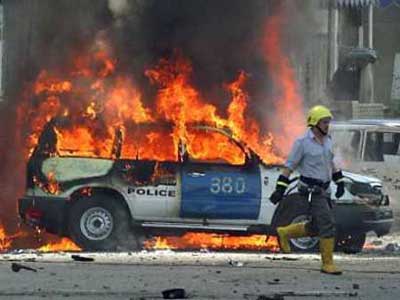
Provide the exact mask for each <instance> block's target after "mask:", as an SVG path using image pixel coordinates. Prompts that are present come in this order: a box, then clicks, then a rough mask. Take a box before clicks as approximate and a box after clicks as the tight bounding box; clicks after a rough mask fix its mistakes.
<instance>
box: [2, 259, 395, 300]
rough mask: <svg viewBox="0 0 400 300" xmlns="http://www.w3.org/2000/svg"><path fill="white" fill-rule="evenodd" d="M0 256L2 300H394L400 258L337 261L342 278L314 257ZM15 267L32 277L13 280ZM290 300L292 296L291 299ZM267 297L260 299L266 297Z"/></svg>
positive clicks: (17, 275) (16, 275) (18, 274)
mask: <svg viewBox="0 0 400 300" xmlns="http://www.w3.org/2000/svg"><path fill="white" fill-rule="evenodd" d="M78 255H80V256H84V257H89V258H93V259H94V261H93V262H79V261H74V260H73V259H72V258H71V253H57V254H37V253H31V254H30V253H22V254H3V255H0V299H29V300H32V299H43V298H47V299H66V298H68V299H74V300H75V299H162V294H161V291H163V290H165V289H169V288H184V289H185V291H186V292H187V294H188V298H190V299H260V300H261V299H268V297H272V296H273V295H274V294H275V295H283V296H282V297H281V298H279V297H277V296H275V299H317V298H321V297H317V296H322V298H335V299H347V298H349V299H367V300H368V299H371V300H372V299H374V300H375V299H396V300H397V299H399V294H400V255H393V254H392V255H387V254H385V253H383V252H377V253H373V252H369V253H367V254H361V255H337V261H338V264H339V265H340V266H341V267H342V268H343V269H344V271H345V273H344V275H342V276H328V275H323V274H321V273H320V272H319V264H320V262H319V256H318V255H312V254H311V255H294V254H292V255H282V254H251V253H206V252H197V253H193V252H180V253H176V252H171V251H155V252H138V253H102V254H101V253H79V254H78ZM12 263H18V264H22V265H25V266H29V267H32V268H34V269H35V270H37V272H33V271H29V270H24V269H22V270H20V271H19V272H13V271H12V270H11V265H12ZM290 294H292V295H291V296H288V295H290ZM263 296H265V297H263Z"/></svg>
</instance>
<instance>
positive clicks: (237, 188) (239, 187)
mask: <svg viewBox="0 0 400 300" xmlns="http://www.w3.org/2000/svg"><path fill="white" fill-rule="evenodd" d="M245 191H246V182H245V180H244V178H243V177H236V178H232V177H213V178H211V186H210V192H211V193H213V194H218V193H221V192H222V193H227V194H230V193H236V194H243V193H244V192H245Z"/></svg>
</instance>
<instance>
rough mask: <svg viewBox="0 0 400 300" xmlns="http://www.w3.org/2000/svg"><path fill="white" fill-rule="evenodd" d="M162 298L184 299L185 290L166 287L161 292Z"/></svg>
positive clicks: (185, 296)
mask: <svg viewBox="0 0 400 300" xmlns="http://www.w3.org/2000/svg"><path fill="white" fill-rule="evenodd" d="M161 293H162V295H163V298H164V299H186V298H187V295H186V291H185V290H184V289H182V288H175V289H168V290H164V291H162V292H161Z"/></svg>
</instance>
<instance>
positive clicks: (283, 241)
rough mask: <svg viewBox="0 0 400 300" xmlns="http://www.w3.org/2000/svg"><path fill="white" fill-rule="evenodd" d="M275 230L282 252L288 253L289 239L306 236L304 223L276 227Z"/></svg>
mask: <svg viewBox="0 0 400 300" xmlns="http://www.w3.org/2000/svg"><path fill="white" fill-rule="evenodd" d="M276 231H277V232H278V236H279V244H280V247H281V251H282V252H283V253H290V251H291V249H290V243H289V240H290V239H292V238H299V237H304V236H307V231H306V224H305V223H295V224H290V225H288V226H284V227H278V228H277V229H276Z"/></svg>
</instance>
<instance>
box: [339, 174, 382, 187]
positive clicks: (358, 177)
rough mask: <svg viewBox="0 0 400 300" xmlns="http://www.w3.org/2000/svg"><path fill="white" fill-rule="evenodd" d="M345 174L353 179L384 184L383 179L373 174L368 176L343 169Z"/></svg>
mask: <svg viewBox="0 0 400 300" xmlns="http://www.w3.org/2000/svg"><path fill="white" fill-rule="evenodd" d="M343 175H344V176H345V177H348V178H350V179H351V180H353V181H357V182H362V183H370V184H379V185H381V184H382V181H381V180H380V179H378V178H376V177H373V176H367V175H362V174H357V173H352V172H348V171H343Z"/></svg>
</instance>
